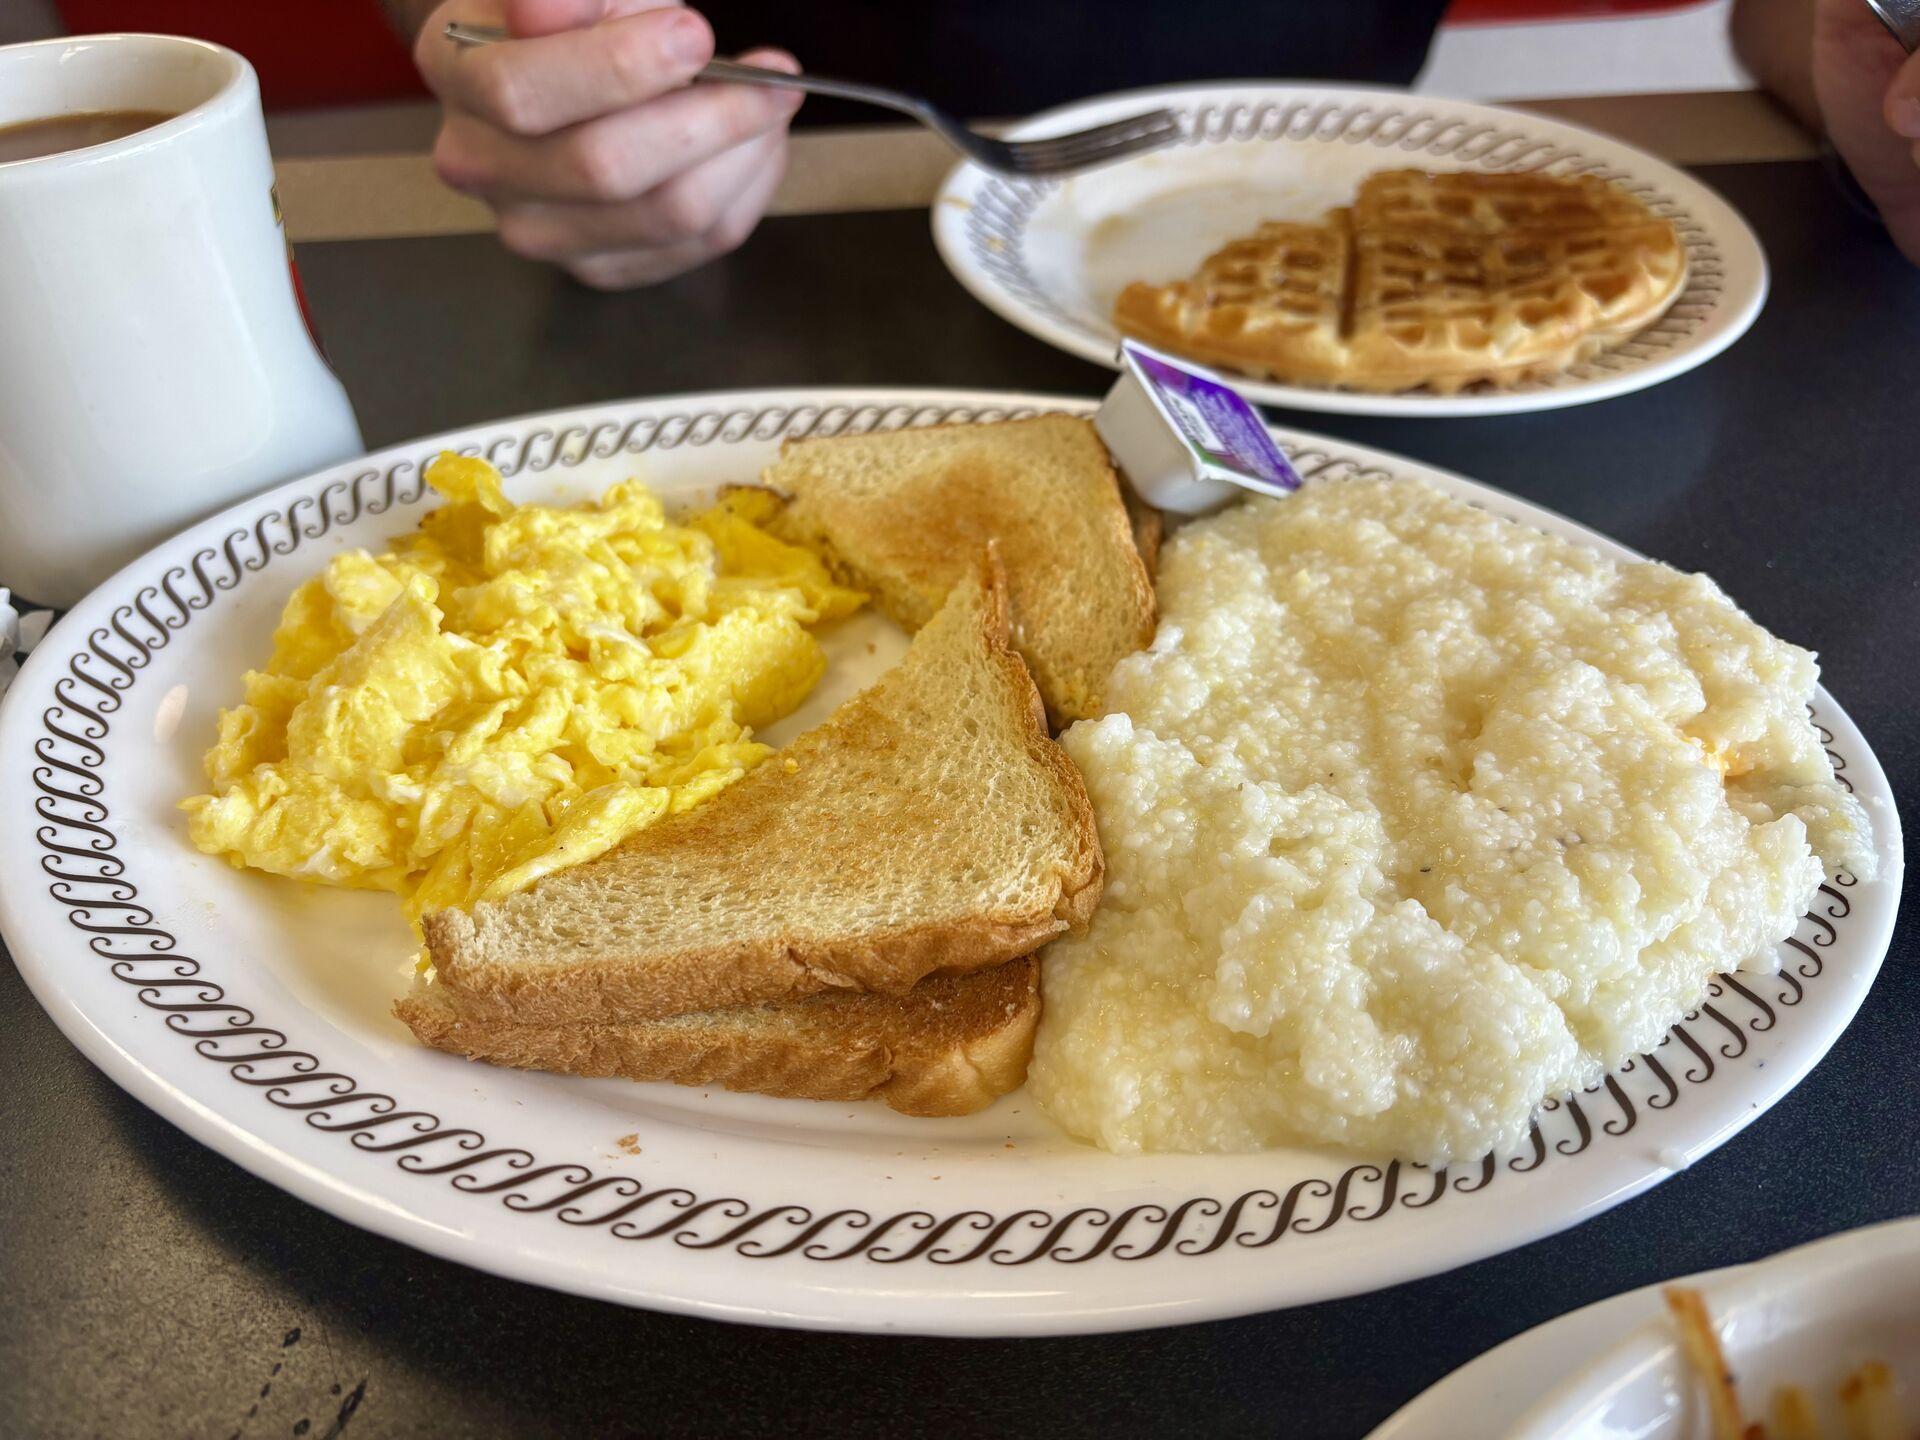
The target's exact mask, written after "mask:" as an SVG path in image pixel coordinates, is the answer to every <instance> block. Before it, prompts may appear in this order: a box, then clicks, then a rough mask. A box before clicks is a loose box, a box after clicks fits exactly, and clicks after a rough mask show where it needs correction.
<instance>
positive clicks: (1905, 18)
mask: <svg viewBox="0 0 1920 1440" xmlns="http://www.w3.org/2000/svg"><path fill="white" fill-rule="evenodd" d="M1867 8H1868V9H1869V10H1871V11H1873V13H1874V14H1876V15H1878V16H1879V17H1880V23H1881V24H1882V25H1884V26H1886V27H1887V29H1889V30H1891V31H1892V32H1893V38H1894V39H1896V40H1898V41H1899V42H1900V43H1901V44H1902V45H1904V46H1906V49H1907V53H1908V54H1909V55H1911V54H1913V53H1914V52H1915V51H1916V50H1920V0H1867Z"/></svg>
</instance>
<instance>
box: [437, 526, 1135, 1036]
mask: <svg viewBox="0 0 1920 1440" xmlns="http://www.w3.org/2000/svg"><path fill="white" fill-rule="evenodd" d="M953 603H958V604H961V605H968V606H971V607H972V611H971V613H968V614H966V615H965V623H966V626H967V634H966V635H965V637H964V641H963V642H962V643H964V645H965V646H966V647H968V650H969V652H970V658H967V659H966V663H968V664H972V665H983V666H984V667H985V668H986V669H988V670H989V671H990V672H992V674H993V675H994V676H995V677H996V682H995V683H996V685H997V691H996V693H997V694H998V695H999V696H1000V699H999V700H997V701H996V702H995V703H996V704H997V705H999V706H1002V707H1004V710H1003V711H1002V712H1001V713H1002V714H1003V716H1004V720H1005V724H1006V725H1007V727H1008V728H1009V729H1012V730H1015V731H1016V732H1017V745H1018V753H1017V755H1015V756H1010V757H1008V759H1007V760H1006V761H1005V762H1003V763H1004V764H1009V765H1017V766H1019V767H1021V769H1022V770H1024V772H1025V773H1026V774H1027V775H1028V776H1029V777H1030V778H1031V780H1032V782H1033V785H1034V786H1035V788H1037V789H1039V790H1041V791H1043V792H1044V793H1046V794H1047V795H1049V796H1050V797H1051V800H1052V803H1053V805H1054V806H1055V807H1056V809H1057V810H1058V812H1059V814H1060V816H1061V821H1062V826H1063V830H1064V833H1063V834H1062V835H1061V836H1060V837H1059V841H1058V843H1056V844H1054V845H1053V846H1052V849H1051V853H1050V855H1049V857H1048V859H1047V861H1046V862H1045V863H1046V867H1047V868H1046V869H1045V870H1044V871H1042V872H1039V873H1037V874H1034V875H1030V876H1028V877H1027V881H1028V885H1027V890H1026V891H1023V893H1022V897H1020V898H1018V899H1017V902H1016V903H1013V904H1007V903H1003V902H999V901H994V900H991V899H987V900H984V901H983V902H982V903H981V904H980V905H978V906H976V907H975V908H973V909H971V910H968V911H965V912H954V911H952V910H951V909H949V910H948V911H947V912H946V913H941V914H936V915H928V916H927V917H926V918H923V919H909V920H905V921H903V922H902V923H893V924H886V925H878V926H866V927H854V928H850V929H848V930H847V931H846V932H845V933H838V934H835V933H825V934H823V933H820V932H819V931H818V930H815V931H814V932H812V933H800V932H797V931H796V930H795V929H794V928H793V927H791V926H787V927H784V928H777V929H776V928H765V929H761V930H757V931H756V930H753V929H746V928H742V929H735V930H733V931H731V932H730V933H727V934H725V935H718V936H710V937H708V938H707V939H705V940H704V941H685V940H682V941H679V942H677V943H675V944H673V945H671V946H664V945H661V944H660V943H659V942H657V941H655V942H650V943H649V944H646V945H635V944H634V943H632V942H631V941H629V940H628V939H627V938H626V937H625V936H623V935H622V934H621V933H620V932H619V929H618V926H617V925H614V924H611V923H609V924H607V925H605V926H596V927H595V930H596V933H594V934H590V935H581V934H578V933H576V932H577V929H578V927H577V926H576V927H575V930H573V931H569V933H568V950H567V953H566V955H565V956H564V957H563V960H564V963H554V964H547V963H536V964H529V963H528V958H529V955H530V954H531V955H533V956H535V957H536V958H541V959H544V958H545V956H544V955H543V954H542V951H543V950H545V951H552V950H553V949H554V942H553V939H552V936H551V934H550V933H549V932H548V930H546V929H543V928H542V926H543V923H544V922H545V919H546V916H547V914H549V913H550V912H551V910H552V902H553V901H554V900H555V898H556V897H558V896H563V895H564V896H571V897H574V899H575V902H576V908H578V905H579V897H581V896H583V895H584V896H585V897H586V898H587V901H588V902H589V903H592V904H597V905H604V906H606V907H646V906H648V905H649V904H654V905H659V904H662V903H668V904H670V903H671V901H667V902H663V901H662V899H661V898H660V897H661V892H660V891H659V889H658V886H659V885H660V884H661V883H662V879H661V877H663V876H669V875H671V876H672V878H674V879H676V880H683V879H684V875H683V874H682V872H684V870H685V869H686V867H687V865H688V864H689V863H697V861H698V859H699V857H704V858H705V859H706V861H707V862H708V865H709V869H708V872H707V873H709V875H710V880H709V885H710V887H712V888H727V887H731V888H732V889H734V890H737V891H740V892H741V893H746V892H747V891H750V890H751V889H752V887H754V886H755V885H756V884H757V883H759V882H760V881H761V880H762V879H764V877H765V873H766V868H767V867H768V866H770V865H775V864H786V865H794V864H799V863H802V862H801V861H800V859H798V858H796V857H792V856H790V855H789V856H778V855H772V854H769V853H766V846H765V845H764V844H761V843H760V842H761V841H762V840H763V839H764V832H765V831H766V830H767V829H768V827H769V824H770V823H771V822H772V819H773V818H774V817H778V816H780V815H782V814H790V813H793V812H794V811H796V810H802V809H808V808H809V807H812V806H814V805H815V804H816V803H817V800H818V797H817V795H816V794H814V793H813V792H811V791H807V790H804V789H802V788H801V786H802V784H803V783H804V782H803V779H796V777H795V774H794V773H793V772H789V771H788V770H787V769H786V768H785V766H784V765H783V764H782V763H781V761H780V760H779V759H775V760H774V761H771V762H769V763H767V764H765V765H763V766H761V767H760V768H759V769H758V770H756V771H755V772H754V773H752V774H750V775H748V776H747V777H746V778H745V779H744V780H741V781H740V782H738V783H737V784H736V785H734V786H732V787H731V788H729V789H728V790H726V791H724V792H722V793H721V794H720V795H718V796H716V797H715V798H714V799H712V800H710V801H708V802H707V803H706V804H705V805H703V806H700V807H698V808H697V809H694V810H692V811H689V812H687V813H685V814H683V815H679V816H675V817H673V818H671V819H669V820H667V821H664V822H662V823H661V824H659V825H656V826H654V827H653V828H652V829H650V830H646V831H643V832H641V833H640V834H639V835H637V836H635V837H634V838H633V839H632V840H630V841H628V842H627V843H626V844H625V845H623V846H621V847H619V848H618V849H616V850H615V851H614V852H613V853H612V854H610V855H608V856H605V857H603V858H602V859H600V860H597V861H593V862H590V863H589V864H588V865H585V866H580V867H577V869H575V870H572V871H563V872H560V873H559V874H557V875H554V876H551V877H548V878H547V879H546V880H543V881H541V882H539V883H537V884H536V885H534V886H533V887H532V888H531V889H530V890H528V891H526V892H523V893H522V894H520V895H516V896H513V897H510V898H509V899H508V900H506V901H502V902H499V903H497V904H490V905H479V906H476V907H475V908H474V910H473V911H472V912H471V913H463V912H460V911H454V910H447V911H439V912H436V913H434V914H430V915H428V916H426V917H425V920H424V922H423V928H424V930H425V934H426V939H427V946H428V950H429V952H430V954H431V956H432V959H433V962H434V965H435V967H436V970H437V972H438V979H439V984H438V985H437V987H436V989H437V990H438V991H439V992H440V995H441V998H442V1000H443V1001H444V1003H445V1005H446V1007H447V1008H448V1009H450V1010H452V1011H453V1012H454V1013H455V1014H457V1015H458V1016H459V1017H461V1018H462V1019H464V1020H467V1021H473V1022H485V1023H489V1024H520V1025H558V1024H567V1023H599V1024H607V1023H624V1022H631V1021H639V1020H647V1019H656V1018H661V1017H666V1016H672V1015H678V1014H684V1013H687V1012H691V1011H706V1010H714V1009H720V1008H732V1007H738V1006H743V1005H754V1004H760V1003H766V1002H784V1001H792V1000H797V999H801V998H803V997H805V996H809V995H814V994H818V993H820V992H822V991H826V990H870V991H875V992H878V993H881V994H886V995H900V994H903V993H905V992H906V991H908V990H910V989H912V988H913V986H915V985H916V984H917V983H919V982H920V981H921V980H923V979H925V978H926V977H928V976H932V975H958V974H965V973H967V972H971V971H976V970H982V969H986V968H990V967H993V966H997V965H1002V964H1004V963H1005V962H1007V961H1008V960H1011V959H1014V958H1017V957H1019V956H1022V955H1025V954H1028V953H1030V952H1031V951H1033V950H1034V949H1036V948H1038V947H1039V946H1040V945H1043V944H1045V943H1046V942H1047V941H1048V940H1050V939H1052V938H1053V937H1054V936H1056V935H1058V934H1061V933H1063V932H1064V931H1066V930H1068V929H1078V928H1081V927H1084V926H1085V924H1086V923H1087V921H1088V920H1089V919H1090V918H1091V916H1092V913H1093V908H1094V906H1095V904H1097V903H1098V900H1099V894H1100V885H1101V880H1102V876H1103V874H1104V863H1103V860H1102V857H1101V854H1100V845H1099V835H1098V831H1097V829H1096V827H1095V823H1094V818H1093V809H1092V805H1091V803H1090V802H1089V801H1088V799H1087V794H1086V788H1085V786H1084V784H1083V783H1082V781H1081V778H1080V773H1079V771H1078V770H1077V769H1075V767H1074V765H1073V762H1072V761H1071V760H1069V759H1068V758H1067V756H1066V753H1065V752H1064V751H1062V750H1061V749H1060V748H1059V746H1058V745H1056V744H1054V742H1053V741H1052V740H1051V739H1049V738H1048V736H1047V733H1046V728H1045V722H1044V718H1043V710H1042V706H1041V702H1040V697H1039V693H1038V691H1037V690H1036V689H1035V687H1034V683H1033V679H1032V677H1031V675H1030V674H1029V673H1028V672H1027V669H1026V666H1025V664H1024V663H1023V662H1022V661H1021V659H1020V657H1019V656H1018V655H1017V654H1016V653H1015V652H1014V651H1013V649H1012V648H1011V646H1010V644H1009V640H1008V633H1007V632H1008V622H1007V601H1006V592H1005V584H1004V580H1003V577H1002V576H1001V574H1000V571H999V567H998V563H997V561H996V560H995V559H994V558H993V556H992V554H991V551H990V550H989V551H988V552H987V553H986V554H985V555H984V556H983V558H982V560H981V562H980V566H979V568H978V572H977V575H976V578H975V582H974V584H973V585H970V586H967V587H964V588H963V589H962V590H960V591H956V592H955V596H954V602H953ZM917 644H918V642H916V645H917ZM915 663H916V662H915V660H914V656H913V652H912V651H910V652H909V655H908V659H907V660H906V661H904V662H903V664H902V667H901V670H900V671H897V672H894V673H895V674H896V675H904V674H905V672H906V670H907V667H908V666H911V665H913V664H915ZM887 683H888V682H887V681H886V680H884V679H883V680H882V681H881V682H880V684H879V685H877V686H876V687H874V689H872V690H870V691H868V692H866V693H865V694H863V695H861V696H857V697H855V699H853V700H851V701H849V702H848V703H847V704H846V705H844V706H842V707H841V709H840V710H839V711H836V712H835V714H834V716H833V717H832V718H830V719H829V720H828V721H827V722H826V723H825V724H824V725H822V726H820V727H818V728H817V729H816V730H814V731H812V732H809V734H808V735H806V736H803V737H801V738H800V739H799V740H797V741H795V742H794V744H793V745H792V746H790V747H789V749H788V751H787V752H786V754H787V755H789V756H793V755H799V756H800V757H801V759H800V761H799V762H798V764H799V766H800V767H801V768H802V769H806V768H809V767H811V766H813V765H814V764H816V763H818V764H820V765H822V766H831V765H832V764H833V762H834V760H835V758H836V756H838V755H841V754H843V753H851V752H852V751H853V750H855V749H860V750H863V751H865V752H866V753H867V756H868V758H870V759H872V760H873V761H874V763H876V764H880V765H889V766H892V765H899V766H906V765H910V764H913V763H915V762H916V761H917V760H919V759H921V758H922V757H919V756H916V755H915V754H914V753H913V742H914V741H915V740H916V739H917V738H918V737H917V736H916V735H914V734H912V733H909V732H907V731H905V730H903V729H902V728H901V726H900V724H899V723H898V722H897V721H896V719H895V717H893V716H891V715H890V714H888V713H887V712H886V711H885V709H884V706H885V705H886V703H887V690H886V687H887ZM902 683H903V684H905V683H908V682H906V681H902ZM876 697H878V698H876ZM949 743H951V740H949ZM995 743H997V744H1004V743H1006V742H1005V741H1004V740H1000V741H996V742H995ZM964 798H965V797H964V796H954V797H949V799H950V800H951V801H952V802H954V803H960V802H962V801H963V800H964ZM820 820H821V827H822V828H821V832H820V833H819V835H818V836H817V844H816V845H815V849H816V850H817V851H818V852H820V853H819V854H817V855H815V856H813V857H808V859H807V862H806V863H811V864H814V865H816V866H825V867H833V866H836V865H837V866H839V867H840V868H844V869H847V870H848V872H849V873H858V872H859V871H860V867H861V866H862V864H863V863H864V862H865V861H866V860H867V859H868V858H869V855H870V847H871V846H872V845H873V844H875V843H885V837H879V839H878V842H876V839H875V837H871V836H867V835H863V834H861V833H858V828H857V827H850V826H848V825H845V824H839V825H836V823H835V819H834V817H833V816H832V815H822V816H821V817H820ZM849 832H851V833H849ZM813 839H814V837H809V840H810V842H811V841H812V840H813ZM756 846H758V850H757V851H756ZM690 857H691V858H690ZM650 887H653V888H650ZM682 888H684V885H683V886H682ZM1028 892H1030V893H1028Z"/></svg>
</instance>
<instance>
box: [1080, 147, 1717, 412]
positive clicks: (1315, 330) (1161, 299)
mask: <svg viewBox="0 0 1920 1440" xmlns="http://www.w3.org/2000/svg"><path fill="white" fill-rule="evenodd" d="M1686 269H1687V265H1686V251H1685V250H1684V249H1683V248H1682V247H1681V244H1680V240H1679V237H1678V236H1677V235H1676V234H1675V233H1674V229H1673V225H1672V224H1671V222H1669V221H1666V220H1663V219H1660V218H1658V217H1657V216H1655V215H1654V214H1653V213H1652V212H1651V211H1649V210H1648V209H1647V208H1646V207H1645V206H1644V205H1642V204H1641V203H1640V202H1639V201H1638V200H1636V199H1634V198H1633V197H1632V196H1630V195H1628V194H1627V193H1626V192H1625V191H1623V190H1620V189H1618V188H1617V187H1615V186H1612V185H1609V184H1607V183H1606V182H1605V181H1601V180H1595V179H1592V178H1591V177H1579V178H1576V179H1571V180H1561V179H1555V178H1551V177H1548V176H1542V175H1535V174H1525V173H1522V174H1478V173H1459V174H1439V175H1435V174H1428V173H1426V172H1424V171H1418V170H1392V171H1384V172H1381V173H1379V174H1376V175H1372V176H1369V177H1368V178H1367V179H1366V180H1365V181H1364V182H1362V184H1361V186H1360V190H1359V193H1358V194H1357V195H1356V196H1355V198H1354V203H1353V205H1352V207H1351V208H1350V209H1339V210H1334V211H1330V212H1329V213H1328V214H1327V215H1326V216H1325V217H1324V218H1323V219H1321V220H1320V221H1319V222H1318V223H1315V224H1299V223H1291V222H1280V221H1270V222H1268V223H1267V224H1264V225H1262V226H1261V227H1260V228H1259V230H1257V231H1256V232H1255V233H1254V234H1252V235H1249V236H1245V237H1243V238H1242V239H1239V240H1234V241H1232V242H1230V243H1229V244H1227V245H1226V246H1224V247H1222V248H1221V249H1220V250H1218V251H1216V252H1215V253H1214V254H1212V255H1210V256H1208V257H1207V259H1206V261H1205V262H1204V263H1203V264H1202V265H1201V267H1200V270H1199V273H1198V274H1197V275H1195V276H1194V278H1193V279H1191V280H1183V281H1177V282H1175V283H1173V284H1171V285H1145V284H1139V283H1136V284H1133V285H1129V286H1128V287H1127V288H1126V289H1125V290H1124V291H1123V292H1121V295H1120V298H1119V301H1118V302H1117V304H1116V305H1115V308H1114V318H1115V321H1116V323H1117V324H1118V325H1119V328H1120V329H1121V331H1122V332H1123V333H1125V334H1128V335H1132V336H1135V337H1136V338H1138V339H1141V340H1145V341H1147V342H1148V343H1149V344H1155V345H1159V346H1161V347H1163V348H1164V349H1167V350H1169V351H1172V352H1174V353H1177V354H1182V355H1188V356H1191V357H1193V358H1194V359H1197V360H1201V361H1204V362H1206V363H1209V364H1215V365H1220V366H1224V367H1227V368H1230V369H1235V370H1240V371H1245V372H1247V373H1249V374H1254V375H1261V376H1266V377H1270V378H1272V379H1275V380H1280V381H1284V382H1287V383H1290V384H1300V385H1321V386H1340V387H1344V388H1348V389H1355V390H1373V391H1395V390H1410V389H1414V388H1417V387H1419V386H1423V385H1424V386H1426V387H1427V388H1429V389H1431V390H1434V391H1437V392H1440V393H1443V394H1445V393H1451V392H1453V391H1456V390H1459V389H1461V388H1462V387H1463V386H1466V385H1471V384H1476V383H1491V384H1504V383H1512V382H1514V381H1517V380H1522V379H1530V378H1536V377H1542V376H1547V375H1552V374H1556V373H1558V372H1559V371H1561V370H1564V369H1566V368H1567V367H1568V366H1569V365H1573V364H1576V363H1578V362H1579V361H1581V360H1584V359H1587V358H1590V357H1591V356H1592V355H1594V354H1596V353H1598V352H1599V351H1600V350H1602V349H1604V348H1606V347H1607V346H1608V345H1612V344H1617V343H1618V342H1619V341H1621V340H1623V339H1625V338H1627V337H1628V336H1630V335H1632V334H1634V333H1636V332H1637V331H1639V330H1641V329H1643V328H1644V327H1646V326H1647V325H1649V324H1651V323H1652V322H1653V321H1654V320H1656V319H1658V318H1659V316H1660V315H1661V314H1663V313H1664V312H1665V311H1666V308H1667V306H1669V305H1670V304H1672V303H1673V299H1674V297H1675V296H1676V295H1678V294H1679V293H1680V289H1681V287H1682V285H1683V284H1684V283H1685V281H1686Z"/></svg>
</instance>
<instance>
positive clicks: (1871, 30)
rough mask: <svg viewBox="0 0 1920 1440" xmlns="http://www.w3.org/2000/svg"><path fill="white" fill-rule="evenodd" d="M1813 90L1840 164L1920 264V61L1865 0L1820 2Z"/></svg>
mask: <svg viewBox="0 0 1920 1440" xmlns="http://www.w3.org/2000/svg"><path fill="white" fill-rule="evenodd" d="M1813 88H1814V93H1815V94H1816V95H1818V96H1819V98H1820V113H1821V116H1822V118H1824V119H1825V121H1826V124H1827V136H1828V138H1829V139H1831V140H1832V141H1833V145H1834V148H1835V149H1836V150H1838V151H1839V152H1840V158H1841V159H1843V160H1845V161H1846V162H1847V168H1848V169H1849V170H1851V171H1852V172H1853V177H1854V179H1856V180H1858V181H1859V182H1860V186H1861V188H1862V189H1863V190H1865V191H1866V192H1867V195H1868V197H1869V198H1871V199H1872V201H1873V203H1874V204H1875V205H1876V206H1877V207H1878V208H1879V211H1880V215H1881V218H1882V219H1884V220H1885V221H1886V222H1887V230H1888V232H1889V233H1890V234H1891V235H1892V236H1893V240H1894V243H1895V244H1897V245H1898V246H1899V247H1900V249H1901V250H1902V251H1903V252H1905V254H1906V256H1907V258H1908V259H1909V260H1912V261H1913V262H1914V263H1915V264H1916V265H1920V55H1913V56H1909V55H1908V54H1907V53H1906V52H1905V51H1904V50H1902V49H1901V48H1900V44H1899V42H1898V41H1896V40H1895V39H1894V38H1893V36H1891V35H1890V34H1888V33H1887V28H1886V26H1884V25H1882V24H1881V23H1880V22H1879V20H1877V19H1876V18H1874V15H1873V13H1872V12H1871V11H1870V10H1868V9H1867V7H1866V6H1865V5H1863V4H1861V3H1860V0H1818V4H1817V5H1816V7H1815V9H1814V16H1813Z"/></svg>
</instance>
